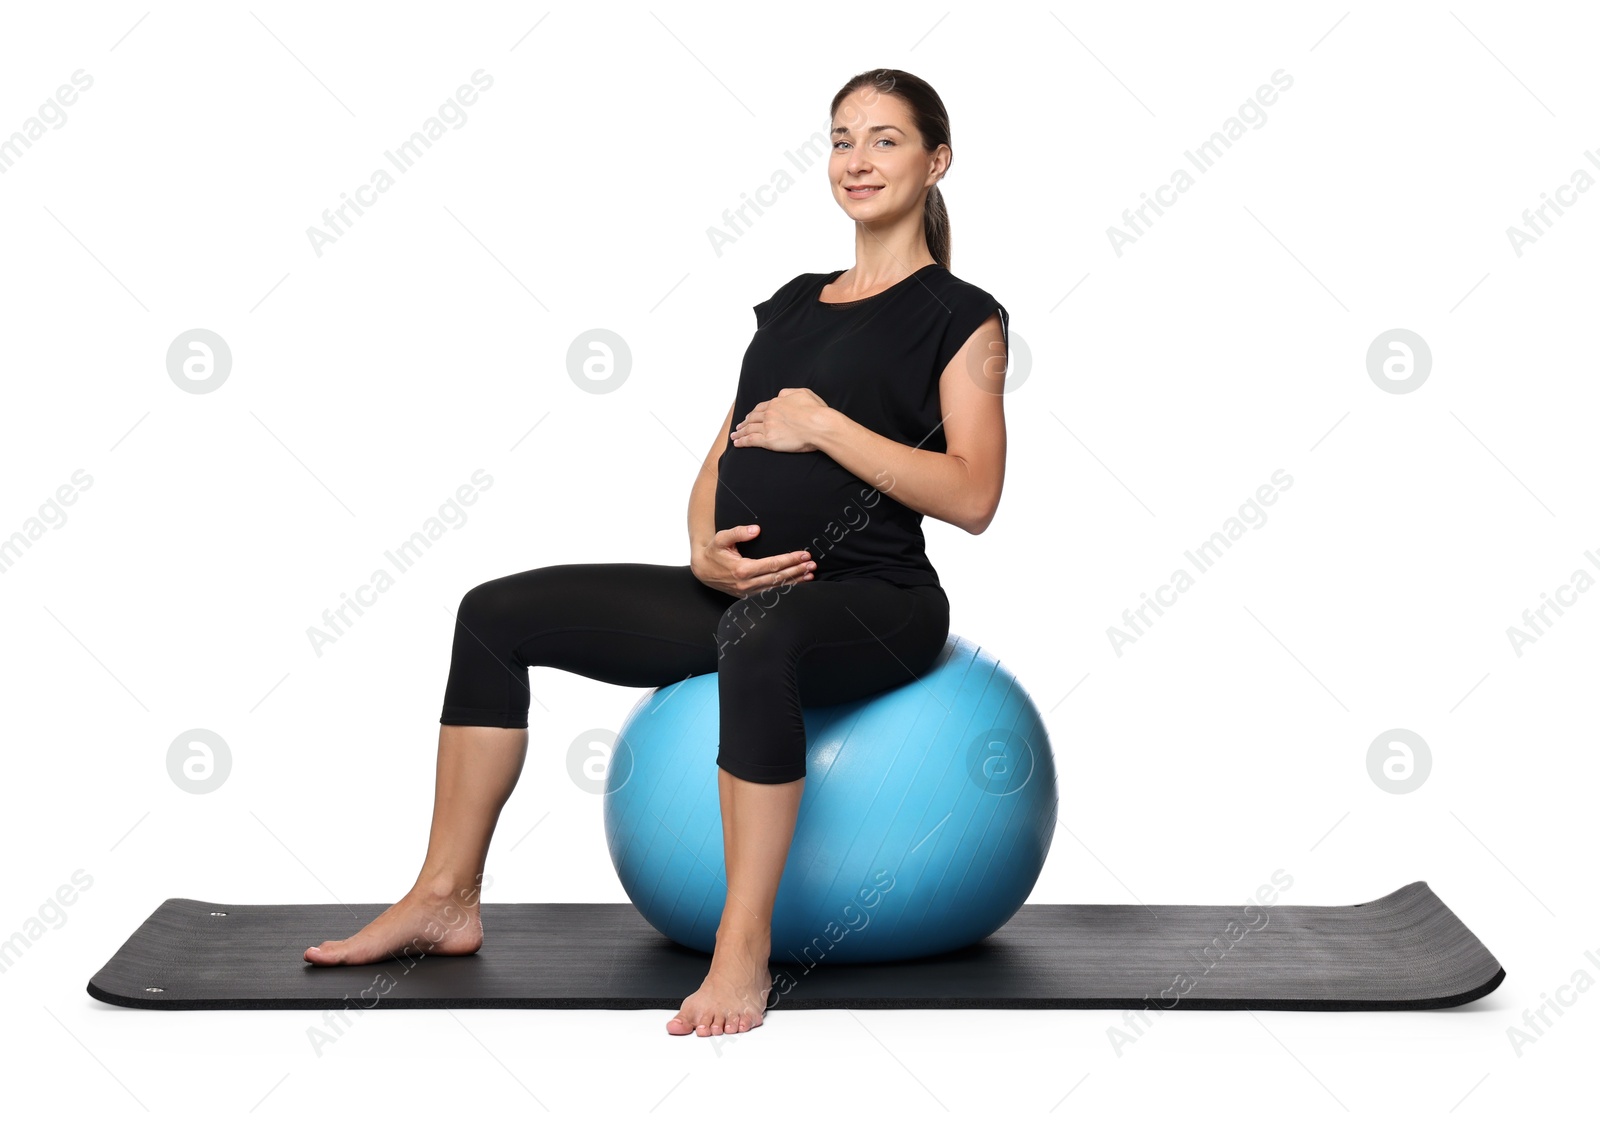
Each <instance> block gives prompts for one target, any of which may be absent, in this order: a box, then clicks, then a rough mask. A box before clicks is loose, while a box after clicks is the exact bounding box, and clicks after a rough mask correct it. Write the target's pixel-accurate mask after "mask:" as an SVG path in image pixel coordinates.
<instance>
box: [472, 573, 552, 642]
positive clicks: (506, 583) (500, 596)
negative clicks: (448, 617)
mask: <svg viewBox="0 0 1600 1124" xmlns="http://www.w3.org/2000/svg"><path fill="white" fill-rule="evenodd" d="M545 569H548V567H545V568H542V569H539V570H526V571H523V572H522V573H519V574H506V575H504V576H503V577H498V578H491V579H489V580H488V581H486V582H480V583H479V584H477V585H475V586H473V587H472V588H471V589H469V590H467V592H466V593H464V594H462V595H461V602H460V604H459V606H458V607H457V608H456V619H457V620H458V621H460V622H461V624H463V625H464V626H466V627H467V628H469V629H471V630H472V631H474V632H482V631H487V630H489V629H492V628H493V627H494V626H495V624H496V623H504V622H507V621H511V620H515V619H517V618H518V617H520V616H526V615H527V614H528V613H529V612H530V610H532V611H535V612H536V611H537V603H538V600H539V598H540V597H541V596H543V594H544V591H545V589H546V588H547V587H548V586H549V585H550V575H548V574H546V573H544V570H545Z"/></svg>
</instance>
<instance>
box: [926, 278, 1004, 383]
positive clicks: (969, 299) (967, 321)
mask: <svg viewBox="0 0 1600 1124" xmlns="http://www.w3.org/2000/svg"><path fill="white" fill-rule="evenodd" d="M997 312H998V313H999V314H1000V337H1001V339H1002V340H1003V341H1004V342H1005V346H1006V354H1007V355H1009V354H1010V352H1011V314H1010V313H1009V312H1007V311H1006V307H1005V305H1003V304H1001V303H1000V302H999V301H997V300H995V299H994V297H992V296H990V295H989V294H988V293H986V292H984V291H983V290H982V289H980V288H978V287H977V286H975V285H973V286H968V287H967V290H966V291H965V292H964V293H963V294H962V295H961V296H960V297H959V298H958V299H957V300H955V301H952V302H951V304H950V310H949V313H948V315H947V323H946V324H945V330H944V335H943V337H942V338H941V339H940V340H939V350H938V351H937V352H936V353H935V355H934V361H933V373H934V376H935V377H938V376H940V375H943V374H944V370H945V368H946V367H948V366H949V365H950V360H952V359H954V358H955V357H956V353H957V352H958V351H960V350H961V348H962V345H963V344H965V343H966V342H967V341H968V340H969V339H971V338H972V333H973V332H976V331H977V330H978V329H979V328H981V327H982V326H983V324H984V322H985V321H987V320H988V319H989V317H991V316H993V315H994V314H995V313H997Z"/></svg>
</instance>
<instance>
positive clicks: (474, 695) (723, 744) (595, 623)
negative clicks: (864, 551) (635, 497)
mask: <svg viewBox="0 0 1600 1124" xmlns="http://www.w3.org/2000/svg"><path fill="white" fill-rule="evenodd" d="M949 631H950V601H949V598H947V597H946V596H945V592H944V590H943V589H942V588H940V587H939V586H937V585H928V586H901V585H896V584H895V583H893V582H890V581H887V580H885V579H882V578H853V579H843V580H835V581H828V580H825V579H821V578H813V579H811V580H810V581H801V582H794V583H791V584H789V585H787V586H773V587H771V588H768V589H765V590H760V591H757V592H755V593H751V594H748V595H746V596H744V597H735V596H733V595H732V594H729V593H723V592H722V591H720V590H716V589H712V588H711V587H710V586H708V585H706V584H705V583H704V582H702V581H701V580H700V579H699V578H697V577H695V576H694V573H693V572H692V571H691V570H690V568H689V567H688V566H687V565H684V566H665V565H652V564H649V563H642V562H598V563H575V564H567V565H557V566H542V567H540V568H538V569H536V570H525V571H523V572H522V573H520V574H508V575H506V576H505V577H502V578H496V579H494V580H493V581H488V582H484V583H483V584H482V585H479V586H474V587H473V588H472V589H470V590H468V591H467V593H466V595H465V596H464V597H462V599H461V608H460V610H459V612H458V613H457V614H456V629H455V640H454V645H453V647H452V649H451V654H450V676H449V679H448V681H447V682H446V685H445V692H444V710H443V712H442V713H441V714H440V716H439V721H440V723H441V724H443V725H450V726H501V727H505V728H510V729H523V728H526V727H527V725H528V704H529V701H530V695H529V690H528V669H529V668H530V667H534V666H539V667H555V668H560V669H561V670H563V671H570V672H575V673H576V674H578V675H584V676H587V677H589V678H591V679H599V680H602V681H604V682H607V683H617V684H620V685H622V686H625V687H662V686H665V685H666V684H668V683H673V682H676V681H678V680H680V679H684V678H686V677H688V676H691V675H705V674H708V673H710V672H713V671H715V672H717V673H718V679H717V694H718V701H719V705H720V721H721V727H720V735H721V736H720V738H719V741H718V745H717V765H718V766H720V767H721V768H723V769H726V770H727V771H728V772H730V773H732V774H733V775H734V776H736V777H739V778H741V779H743V780H747V781H755V782H757V783H761V784H781V783H783V782H785V781H793V780H798V779H800V778H801V777H803V776H805V775H806V732H805V722H804V718H803V716H802V714H801V707H802V706H828V705H831V704H834V703H840V702H845V701H847V700H850V699H856V698H861V697H864V696H866V695H870V694H875V693H877V692H879V691H884V690H888V689H889V688H890V687H894V686H898V685H899V684H902V683H907V682H910V681H911V680H912V679H915V678H916V677H917V676H918V675H921V674H922V673H923V672H924V671H926V670H928V669H929V668H930V667H932V666H933V663H934V661H935V660H936V659H937V658H938V656H939V653H940V652H941V651H942V650H943V649H944V643H945V639H946V638H947V637H948V636H949Z"/></svg>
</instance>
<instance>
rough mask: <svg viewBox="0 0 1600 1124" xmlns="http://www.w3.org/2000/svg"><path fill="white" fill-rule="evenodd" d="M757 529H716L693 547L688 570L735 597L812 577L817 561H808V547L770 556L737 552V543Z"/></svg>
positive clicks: (747, 527) (745, 527) (756, 531)
mask: <svg viewBox="0 0 1600 1124" xmlns="http://www.w3.org/2000/svg"><path fill="white" fill-rule="evenodd" d="M760 533H761V528H760V527H759V526H756V525H753V524H747V525H744V526H739V527H729V528H727V529H726V530H722V531H718V532H717V533H716V534H714V535H713V536H712V537H711V541H710V542H709V543H705V544H703V545H701V546H699V547H697V548H695V551H694V556H693V557H692V558H691V559H690V560H689V570H690V572H692V573H693V574H694V576H695V577H697V578H699V579H700V580H701V582H703V583H704V584H706V585H709V586H710V587H711V588H712V589H720V590H721V591H722V592H723V593H726V594H730V595H731V596H734V597H744V596H746V595H748V594H751V593H755V592H758V591H760V590H763V589H770V588H771V587H773V586H775V585H783V584H784V583H786V582H796V581H811V580H813V576H814V575H813V573H812V571H814V570H815V569H816V568H817V564H816V563H815V562H813V561H811V552H810V551H809V550H795V551H791V552H789V553H788V554H774V555H773V556H772V557H770V558H746V557H745V556H744V555H742V554H740V553H739V546H738V544H739V543H742V542H748V541H750V540H751V539H753V538H755V537H756V536H757V535H759V534H760Z"/></svg>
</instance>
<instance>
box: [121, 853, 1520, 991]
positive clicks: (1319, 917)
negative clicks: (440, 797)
mask: <svg viewBox="0 0 1600 1124" xmlns="http://www.w3.org/2000/svg"><path fill="white" fill-rule="evenodd" d="M386 908H388V906H387V905H355V906H343V905H234V904H218V903H214V902H202V901H195V900H193V899H190V898H169V899H168V900H167V901H165V902H163V903H162V904H161V906H160V908H158V909H157V910H156V911H155V912H154V913H152V914H151V915H150V917H149V918H148V919H147V920H146V921H145V922H144V924H142V925H140V926H139V928H138V930H137V931H135V932H134V934H133V936H131V937H129V938H128V940H127V941H126V942H125V943H124V944H123V946H122V947H121V948H120V949H118V950H117V953H116V955H115V956H113V957H112V958H111V959H110V960H109V961H108V962H107V963H106V965H105V967H103V968H101V969H100V971H99V972H97V973H95V976H94V978H93V979H91V980H90V981H89V994H90V995H92V996H94V997H95V998H96V999H99V1000H102V1001H104V1002H106V1003H115V1004H118V1005H121V1006H125V1007H147V1008H156V1009H171V1010H215V1009H260V1008H301V1009H305V1008H327V1007H357V1006H359V1007H363V1008H374V1007H391V1008H401V1007H567V1008H573V1007H584V1008H587V1007H594V1008H611V1009H637V1008H659V1009H661V1010H666V1011H675V1010H677V1009H678V1006H679V1005H680V1004H681V1003H682V1002H683V999H684V997H685V996H687V995H689V994H690V993H692V992H694V991H695V990H696V989H697V988H699V986H700V983H701V981H702V980H703V979H704V978H705V971H706V967H707V965H708V964H709V963H710V957H709V956H706V955H704V954H702V953H698V952H694V951H691V950H689V949H686V948H684V947H682V946H681V945H677V944H674V943H673V942H672V941H669V940H667V939H666V938H665V937H663V936H661V935H660V934H659V933H657V932H656V931H655V930H654V929H652V928H651V927H650V926H649V924H648V923H646V922H645V920H644V918H642V917H641V916H640V915H639V913H638V911H637V910H635V909H634V908H633V906H632V905H629V904H627V903H622V904H586V903H554V904H510V903H506V904H500V903H493V902H487V903H485V904H484V906H483V927H484V946H483V948H481V949H480V950H479V951H478V952H476V953H474V954H473V955H471V956H421V957H415V956H413V957H403V958H392V959H389V960H386V961H383V962H381V963H377V964H368V965H362V966H359V967H337V968H326V967H316V966H314V965H311V964H307V963H306V962H305V961H303V960H302V959H301V958H300V956H301V953H302V952H303V951H304V950H305V949H306V948H307V947H308V946H310V945H314V944H318V943H320V942H322V941H324V940H330V939H338V938H342V937H346V936H349V935H350V934H351V933H353V932H355V931H356V930H357V929H359V928H360V927H361V926H362V925H365V924H366V923H367V922H368V921H370V920H371V919H372V918H374V917H376V916H377V915H378V914H379V913H382V912H383V910H385V909H386ZM839 939H840V940H841V941H847V940H849V939H850V936H849V931H848V930H846V931H845V933H844V935H843V936H842V937H840V938H839ZM774 951H775V952H776V951H777V950H774ZM813 955H814V957H815V959H813V960H812V961H811V964H810V966H809V967H802V966H801V965H799V964H791V963H782V962H780V961H777V960H775V961H774V962H773V966H772V971H773V981H774V982H773V992H772V995H771V997H770V998H769V1000H768V1005H769V1008H770V1009H778V1010H806V1009H815V1008H828V1007H833V1008H838V1007H856V1008H884V1007H972V1008H1007V1007H1105V1008H1114V1009H1124V1008H1135V1007H1153V1006H1160V1007H1165V1008H1168V1009H1172V1010H1186V1009H1187V1010H1239V1009H1254V1010H1323V1011H1347V1010H1417V1009H1424V1008H1432V1007H1454V1006H1459V1005H1460V1004H1463V1003H1470V1002H1471V1001H1472V1000H1474V999H1477V998H1479V997H1480V996H1483V995H1487V994H1488V993H1489V992H1491V991H1493V990H1494V989H1495V988H1496V987H1498V986H1499V984H1500V981H1501V980H1502V979H1504V978H1505V969H1503V968H1501V967H1500V965H1499V963H1498V962H1497V961H1496V960H1495V958H1494V957H1493V956H1492V955H1491V954H1490V953H1489V950H1488V949H1487V948H1485V947H1484V946H1483V943H1482V942H1481V941H1479V940H1478V938H1477V937H1476V936H1474V935H1473V934H1472V931H1471V930H1469V929H1468V928H1467V927H1466V926H1465V925H1463V924H1462V923H1461V921H1460V919H1459V918H1457V917H1456V915H1455V914H1454V913H1452V912H1451V911H1450V908H1449V907H1448V906H1446V905H1445V904H1444V903H1443V902H1442V901H1440V900H1439V898H1438V897H1437V896H1436V895H1435V894H1434V893H1433V891H1432V890H1430V889H1429V888H1428V884H1427V883H1426V882H1412V883H1410V884H1408V885H1406V886H1402V887H1401V888H1400V889H1398V890H1396V891H1395V892H1394V893H1392V894H1387V895H1385V896H1384V897H1381V898H1378V899H1377V900H1376V901H1370V902H1363V903H1362V904H1360V905H1348V906H1308V905H1273V906H1256V905H1250V906H1244V905H1232V906H1215V905H1152V906H1148V907H1146V906H1142V905H1024V906H1023V907H1022V908H1021V909H1020V910H1019V911H1018V912H1017V914H1016V915H1015V916H1014V917H1013V918H1012V919H1011V920H1010V921H1009V922H1007V923H1006V924H1005V925H1004V926H1003V927H1002V928H1001V929H1000V930H999V931H998V932H997V933H995V934H994V935H993V936H991V937H989V938H988V939H987V940H984V941H982V942H980V943H979V944H976V945H973V946H972V947H970V948H967V949H963V950H961V951H959V952H953V953H947V954H945V955H942V956H933V957H928V958H926V959H922V960H913V961H903V962H899V963H893V964H829V963H828V959H827V955H826V952H825V950H824V948H823V946H822V945H818V946H817V948H816V951H815V952H814V954H813Z"/></svg>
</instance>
